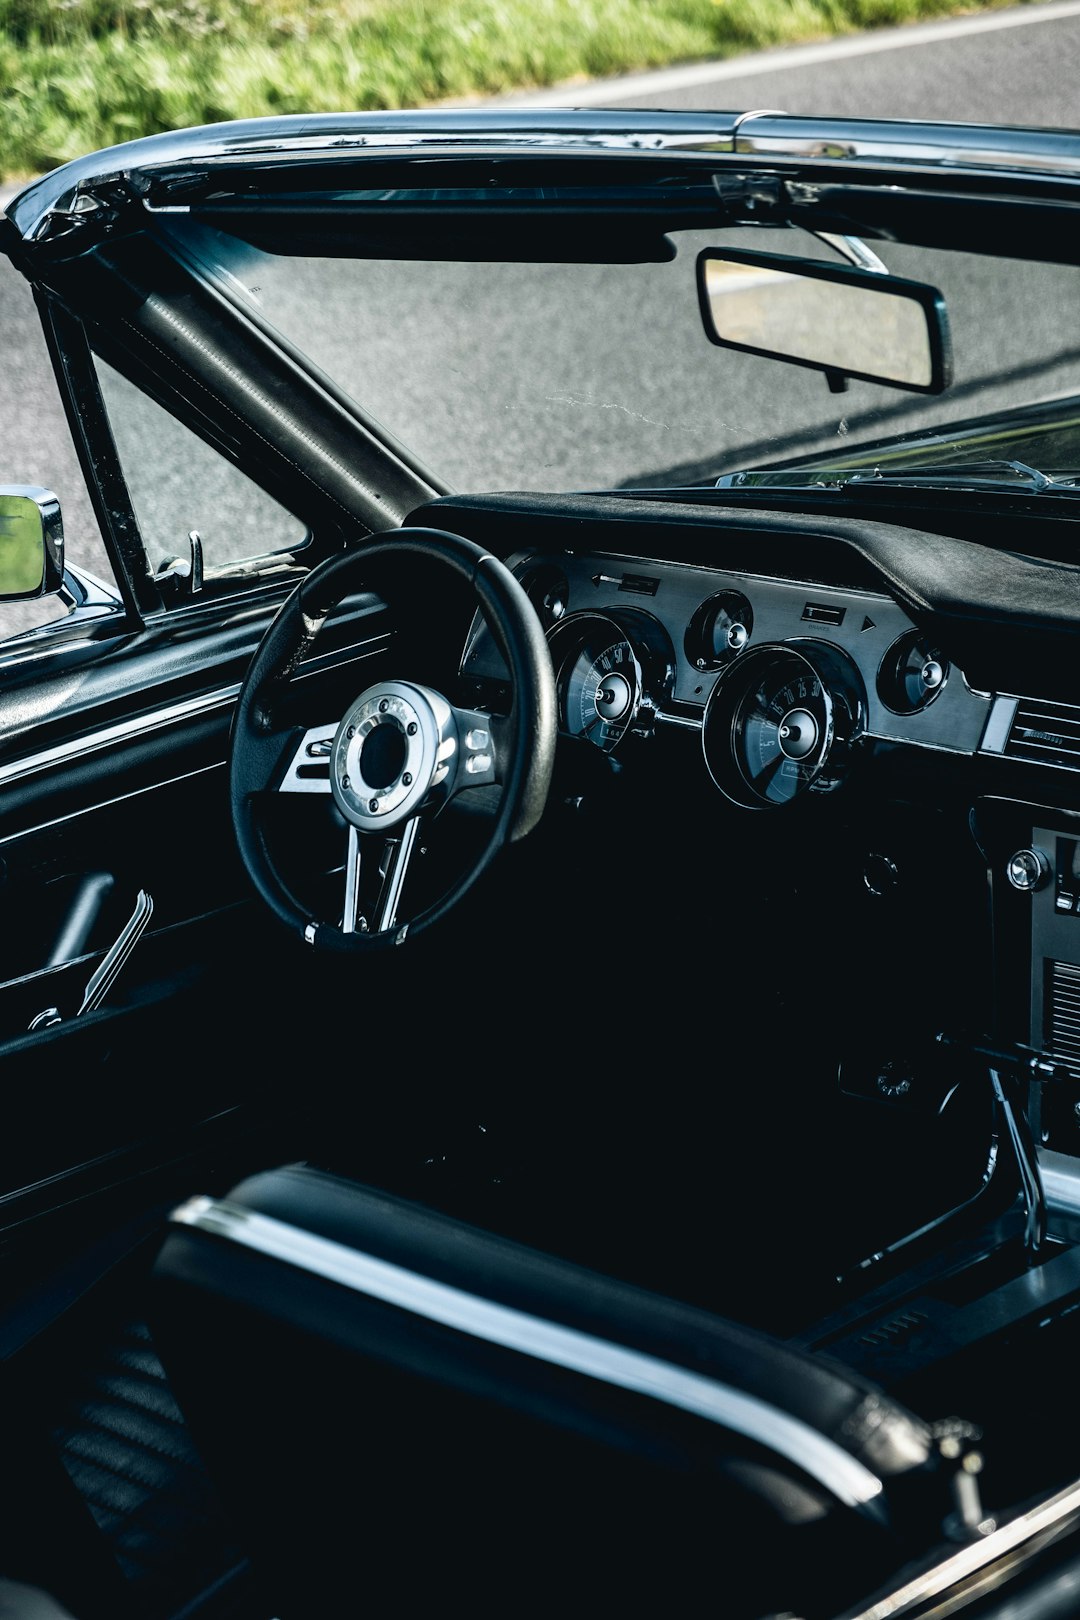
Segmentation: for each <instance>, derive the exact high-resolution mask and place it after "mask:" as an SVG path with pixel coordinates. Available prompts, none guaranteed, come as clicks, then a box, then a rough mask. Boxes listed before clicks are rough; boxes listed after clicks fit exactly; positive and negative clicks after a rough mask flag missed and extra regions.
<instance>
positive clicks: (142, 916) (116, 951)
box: [30, 889, 154, 1031]
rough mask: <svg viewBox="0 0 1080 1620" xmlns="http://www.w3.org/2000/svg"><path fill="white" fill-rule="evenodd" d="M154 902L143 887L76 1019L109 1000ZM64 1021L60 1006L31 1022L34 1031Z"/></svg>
mask: <svg viewBox="0 0 1080 1620" xmlns="http://www.w3.org/2000/svg"><path fill="white" fill-rule="evenodd" d="M153 910H154V902H153V899H152V897H151V896H150V895H149V894H148V893H147V892H146V890H145V889H140V890H139V892H138V894H137V896H136V897H135V909H134V911H133V912H132V913H131V916H130V917H129V918H128V920H127V922H126V923H125V924H124V926H123V928H122V929H121V930H120V932H119V934H117V936H116V938H115V939H114V940H113V942H112V944H111V945H110V946H109V948H108V950H107V951H106V952H105V955H104V956H103V957H102V958H101V961H100V962H99V963H98V965H97V967H96V968H95V969H94V971H93V973H92V974H91V975H90V978H89V981H88V982H87V986H86V989H85V990H84V991H83V998H82V1001H81V1002H80V1004H79V1010H78V1012H77V1013H76V1014H75V1016H76V1018H81V1017H82V1016H83V1014H84V1013H91V1012H94V1011H95V1010H96V1009H97V1008H98V1007H100V1006H101V1003H102V1002H103V1001H104V1000H105V997H106V996H107V995H108V993H109V991H110V990H111V989H112V987H113V985H114V984H115V983H116V978H117V975H118V974H119V972H120V970H121V969H122V968H123V966H124V963H125V962H126V961H127V959H128V957H129V956H130V955H131V953H132V951H133V950H134V949H135V947H136V945H137V944H138V943H139V940H140V939H141V938H142V935H143V933H144V931H145V929H146V925H147V923H148V922H149V921H150V918H151V916H152V915H153ZM60 1023H63V1016H62V1014H61V1013H60V1011H59V1009H58V1008H56V1007H46V1008H45V1009H44V1011H43V1012H39V1013H38V1015H37V1017H36V1018H34V1019H33V1020H32V1021H31V1024H30V1029H31V1031H34V1030H39V1029H50V1028H51V1027H52V1026H53V1025H54V1024H60Z"/></svg>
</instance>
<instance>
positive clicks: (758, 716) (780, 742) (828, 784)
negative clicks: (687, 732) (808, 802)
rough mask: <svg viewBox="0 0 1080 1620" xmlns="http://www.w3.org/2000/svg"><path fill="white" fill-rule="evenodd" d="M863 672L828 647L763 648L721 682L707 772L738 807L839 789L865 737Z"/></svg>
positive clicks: (707, 736)
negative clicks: (851, 753) (850, 752)
mask: <svg viewBox="0 0 1080 1620" xmlns="http://www.w3.org/2000/svg"><path fill="white" fill-rule="evenodd" d="M864 715H865V700H864V697H863V691H862V683H861V681H860V679H859V674H858V671H857V670H856V669H855V666H854V665H853V664H852V663H851V662H850V660H849V659H848V658H847V657H845V655H844V654H843V653H841V652H839V651H838V650H837V649H836V648H834V647H829V646H826V645H825V644H824V643H816V642H804V643H802V644H801V645H800V647H799V648H798V649H797V648H795V647H794V646H781V645H772V646H763V647H758V648H755V649H754V650H753V651H752V652H748V653H747V654H746V655H745V657H744V658H741V659H740V660H739V661H738V663H736V664H734V665H732V666H731V667H730V668H729V669H728V670H727V671H725V673H724V674H722V675H721V676H720V678H719V680H718V681H717V682H716V685H715V686H714V688H713V690H712V693H711V695H710V697H709V701H708V703H707V704H706V707H705V720H704V726H703V728H702V741H703V745H704V749H705V762H706V764H707V766H708V768H709V773H710V775H711V776H712V778H713V781H714V782H715V783H716V785H717V787H719V788H720V789H721V791H722V792H724V793H725V794H727V796H728V797H729V798H731V799H734V800H735V801H736V802H737V803H739V804H748V805H781V804H789V803H790V802H791V801H792V800H793V799H797V798H799V797H800V796H801V795H802V794H804V793H806V792H808V791H809V790H811V789H813V790H815V791H817V792H823V791H827V790H829V789H831V788H833V787H836V786H837V784H838V783H839V781H840V780H841V778H842V776H843V774H844V771H845V768H846V764H847V749H848V745H849V744H850V743H851V742H853V741H854V740H855V738H856V737H857V736H858V735H859V734H860V733H861V731H862V728H863V724H864Z"/></svg>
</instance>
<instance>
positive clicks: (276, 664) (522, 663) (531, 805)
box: [228, 528, 557, 953]
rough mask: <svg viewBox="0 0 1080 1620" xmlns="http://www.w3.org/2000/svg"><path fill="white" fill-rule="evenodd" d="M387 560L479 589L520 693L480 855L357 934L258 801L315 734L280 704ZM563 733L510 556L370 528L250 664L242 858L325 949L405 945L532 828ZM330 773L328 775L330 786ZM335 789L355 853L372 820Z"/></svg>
mask: <svg viewBox="0 0 1080 1620" xmlns="http://www.w3.org/2000/svg"><path fill="white" fill-rule="evenodd" d="M383 559H392V560H393V562H394V563H395V564H398V563H400V562H401V561H403V560H405V559H413V560H415V561H416V563H417V564H418V565H419V566H421V567H423V566H427V565H431V564H435V565H437V566H439V567H441V568H444V569H447V570H449V571H450V572H451V573H452V574H454V575H455V576H456V577H457V578H458V579H459V580H463V581H464V582H465V583H466V584H467V585H468V586H469V587H470V588H471V590H472V592H473V594H474V596H475V598H476V605H477V607H478V608H479V610H480V612H481V613H482V615H483V617H484V619H485V621H486V623H487V625H488V627H489V628H490V630H491V632H492V635H493V636H494V638H495V641H496V643H497V644H498V647H499V650H500V652H501V653H502V655H503V658H504V659H505V661H506V665H507V668H508V670H509V673H510V691H511V702H510V712H509V714H508V715H507V716H506V717H505V718H499V719H497V720H494V719H493V720H489V724H490V726H491V729H492V730H493V731H494V730H496V729H497V732H498V737H497V741H496V742H495V743H494V744H493V747H492V755H493V759H494V761H495V765H494V766H493V770H495V775H494V777H493V779H494V780H496V781H498V782H500V783H501V786H502V793H501V797H500V801H499V805H498V809H497V811H496V813H495V815H494V817H493V821H492V828H491V832H490V834H489V836H488V838H487V840H486V842H485V843H484V846H483V848H482V850H481V851H480V854H479V855H478V856H477V858H476V859H475V860H473V861H472V862H471V864H470V865H469V866H468V868H467V870H466V871H465V872H464V873H463V874H462V875H461V876H460V877H459V878H458V879H457V880H456V881H455V882H454V883H453V884H452V885H451V887H450V888H449V889H448V890H447V891H446V892H445V893H444V894H443V895H442V896H441V897H440V898H439V899H438V900H437V901H436V902H435V903H434V904H432V905H430V906H428V907H427V908H426V909H425V910H423V911H421V912H419V913H418V914H417V915H416V916H415V917H412V918H410V919H409V920H408V921H407V922H404V923H401V924H398V923H397V922H396V921H395V922H394V924H393V926H391V927H388V928H384V929H380V930H378V931H372V932H361V931H354V932H350V931H346V929H345V923H344V919H343V923H342V925H341V926H338V925H336V924H334V923H328V922H324V921H320V920H319V919H318V918H315V917H313V916H312V914H311V908H310V907H309V906H305V904H304V903H303V902H302V901H301V900H298V899H297V898H296V896H295V895H293V894H292V893H291V891H290V889H289V888H288V886H287V884H286V883H285V882H284V880H283V878H282V876H281V874H280V872H279V871H278V868H277V864H276V862H275V861H274V858H273V855H272V854H271V851H270V848H269V845H268V843H267V839H266V835H265V828H264V827H263V825H262V819H261V817H260V814H259V802H260V801H261V799H262V798H263V796H264V795H265V794H266V793H268V792H272V791H274V790H275V789H276V787H277V786H278V785H279V784H280V783H281V780H282V775H283V772H284V771H285V770H286V769H287V767H288V762H289V760H290V759H291V758H292V757H293V755H294V754H295V751H296V748H297V747H298V746H299V745H300V743H301V742H302V739H303V738H304V736H305V735H306V733H305V730H304V728H303V727H302V726H298V725H292V726H288V727H279V726H278V725H277V724H276V721H275V710H276V708H277V705H278V703H279V702H280V699H281V697H282V695H283V694H284V692H285V691H286V690H287V688H288V683H289V680H290V677H291V676H292V674H293V672H294V671H295V670H296V668H297V666H298V665H299V664H300V662H301V660H302V659H303V658H305V657H306V656H307V654H308V653H309V652H310V650H311V647H312V644H313V643H314V641H315V640H316V637H317V636H318V634H319V631H320V630H321V628H322V625H323V623H324V622H325V620H326V619H327V617H328V616H329V615H330V613H331V612H332V611H333V610H334V608H335V607H337V605H338V604H339V603H340V602H341V601H342V600H343V599H344V598H345V597H346V596H349V595H351V594H352V593H353V592H356V591H358V590H361V589H363V588H364V585H365V583H366V581H365V575H366V574H368V573H370V571H371V568H372V565H373V564H378V563H379V562H380V561H382V560H383ZM409 685H410V683H407V682H402V681H384V682H376V683H375V685H374V686H372V687H370V688H369V689H368V692H367V693H365V694H364V695H363V696H364V697H365V698H368V697H371V696H372V695H374V698H375V699H378V698H379V696H380V692H381V689H382V688H383V687H385V688H386V689H387V691H388V692H389V689H390V688H391V687H396V688H403V687H408V686H409ZM411 690H412V691H413V692H418V693H420V694H424V693H426V694H427V696H428V697H434V698H436V699H441V701H442V702H444V703H446V700H445V699H442V698H441V694H439V693H436V692H433V691H431V690H430V689H427V688H421V687H412V688H411ZM407 695H408V694H407ZM359 702H360V699H358V700H357V703H359ZM355 707H356V705H353V706H352V708H355ZM447 707H448V708H449V709H450V710H451V712H452V715H454V716H458V715H462V714H466V713H467V712H468V711H464V710H460V709H456V708H455V707H454V706H453V705H450V704H448V703H447ZM352 708H350V711H347V714H346V716H345V717H344V718H343V719H342V721H341V723H340V725H339V728H338V733H337V734H336V735H335V741H334V745H333V746H334V750H338V749H339V748H343V747H344V746H345V740H344V738H343V737H341V736H340V733H341V731H342V729H343V728H344V727H345V722H346V719H347V718H348V714H349V713H351V712H352ZM556 736H557V720H556V697H555V678H554V673H553V670H552V664H551V655H550V652H549V650H548V646H547V641H546V639H545V636H544V632H543V629H542V627H541V625H540V621H539V619H538V618H537V615H536V612H535V609H534V608H533V606H532V603H531V602H530V601H529V598H528V596H527V595H526V594H525V592H524V590H523V589H522V587H521V586H520V585H519V584H518V582H517V580H516V579H515V578H514V576H513V575H512V574H511V573H510V571H509V569H508V568H507V567H506V566H505V564H503V563H502V562H500V561H499V559H498V558H496V557H493V556H492V555H491V554H490V553H489V552H486V551H484V550H483V549H482V548H481V547H480V546H478V545H476V544H475V543H474V542H473V541H471V540H466V539H463V538H462V537H461V536H460V535H455V534H451V533H448V532H446V531H444V530H440V529H429V528H408V529H394V530H388V531H385V532H384V533H382V534H376V535H371V536H369V537H368V538H366V539H364V540H361V541H358V542H357V543H355V544H354V545H350V546H349V548H348V549H347V550H346V551H344V552H341V553H339V554H338V555H337V556H334V557H331V558H329V559H327V561H325V562H323V563H321V564H319V565H318V566H317V567H316V568H314V569H312V571H311V573H310V574H308V575H307V576H306V578H305V579H304V580H303V581H302V582H301V584H300V585H298V586H297V588H296V589H295V590H294V591H293V592H292V594H291V595H290V596H289V597H288V598H287V599H286V600H285V602H284V603H283V604H282V606H281V608H280V610H279V611H278V613H277V614H276V616H275V617H274V619H273V621H272V622H271V624H270V626H269V627H268V629H267V631H266V633H265V635H264V636H263V639H262V641H261V642H260V644H259V646H258V648H257V650H256V652H255V655H254V657H253V658H252V660H251V663H250V664H249V666H248V671H247V674H246V676H245V677H244V681H243V684H242V686H241V689H240V693H239V696H238V698H237V701H236V708H235V710H234V713H233V720H232V726H231V729H230V735H229V765H228V776H229V805H230V812H231V817H232V825H233V832H234V835H235V838H236V844H237V849H238V850H239V853H240V857H241V860H242V861H243V864H244V866H245V868H246V870H247V872H248V875H249V877H250V878H251V880H252V882H253V884H254V886H255V888H256V890H257V892H258V893H259V895H260V897H261V898H262V900H263V901H264V902H265V903H266V905H267V906H268V907H269V909H270V910H271V912H272V913H273V914H274V915H275V916H276V917H277V918H278V919H279V920H280V921H281V922H283V923H284V924H285V926H286V927H288V928H289V929H290V930H291V931H293V932H294V933H296V934H298V935H299V937H300V938H301V939H302V940H304V941H305V942H306V943H307V944H309V945H312V946H314V947H315V948H316V949H319V950H326V951H332V952H336V953H341V952H345V953H358V952H363V953H367V952H371V951H378V950H385V949H387V948H391V947H394V946H398V945H401V944H403V943H404V941H405V939H406V938H409V939H413V938H415V937H417V936H418V935H421V934H423V933H425V932H426V931H427V930H428V929H429V928H431V927H432V926H434V925H437V924H438V923H439V922H441V921H442V920H443V918H444V917H445V916H446V915H447V913H448V912H449V911H451V910H452V909H453V907H454V906H456V905H457V904H458V902H459V901H460V900H462V899H463V898H464V896H465V894H466V893H467V892H468V891H469V889H471V888H472V886H473V884H474V883H475V882H476V881H477V879H478V878H479V877H480V876H481V874H482V873H483V872H484V871H485V870H486V869H487V867H488V866H489V865H490V864H491V862H492V860H493V859H494V858H495V856H496V855H497V853H498V852H499V850H500V849H501V848H502V847H503V845H504V844H506V843H509V842H513V841H515V840H517V839H519V838H522V837H524V836H525V834H526V833H527V832H529V831H530V830H531V829H532V828H533V827H534V826H535V825H536V823H537V822H538V821H539V819H540V816H541V815H542V813H543V809H544V805H545V803H546V800H547V794H548V788H549V786H550V782H551V775H552V770H553V767H554V760H555V744H556ZM342 757H344V756H343V755H342V754H339V753H336V752H335V753H334V754H333V756H332V758H331V760H330V770H333V768H334V759H337V758H342ZM329 780H330V775H329V772H328V777H327V783H328V789H327V790H329ZM345 780H346V781H347V780H348V779H347V778H346V779H345ZM467 785H468V784H467V783H462V784H460V786H467ZM334 797H335V802H336V803H337V805H338V809H339V811H342V813H343V814H344V815H346V818H347V819H348V820H349V823H350V832H349V837H350V850H351V848H352V840H353V838H354V837H356V838H359V836H360V834H359V832H357V833H356V834H354V833H353V831H352V828H353V827H354V826H356V825H357V822H358V820H360V819H362V818H360V817H359V814H358V813H357V814H355V815H354V814H352V813H350V810H349V807H348V805H347V804H346V803H345V801H344V800H343V796H342V795H341V794H340V793H338V792H335V794H334ZM424 802H425V804H426V802H427V800H426V798H425V801H424ZM347 904H348V902H347Z"/></svg>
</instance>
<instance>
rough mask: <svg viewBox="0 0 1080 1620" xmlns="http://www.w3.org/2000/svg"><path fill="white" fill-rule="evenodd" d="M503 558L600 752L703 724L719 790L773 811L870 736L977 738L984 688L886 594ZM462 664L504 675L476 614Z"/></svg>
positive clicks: (846, 762)
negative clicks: (954, 664)
mask: <svg viewBox="0 0 1080 1620" xmlns="http://www.w3.org/2000/svg"><path fill="white" fill-rule="evenodd" d="M510 565H511V567H512V568H513V570H514V572H515V574H516V575H517V577H518V579H519V580H520V581H521V583H522V585H523V586H524V588H525V591H526V593H527V594H528V596H529V598H530V600H531V601H532V603H533V605H534V607H535V608H536V611H537V614H538V615H539V618H540V621H541V623H542V625H543V627H544V630H545V633H546V635H547V638H548V642H549V645H550V648H551V655H552V661H553V664H554V669H555V676H556V687H557V692H558V704H559V724H560V729H561V730H562V732H563V734H564V735H565V736H567V737H572V738H575V739H578V740H582V741H585V742H588V743H590V744H592V745H593V746H594V747H596V748H598V749H600V750H601V751H602V752H604V753H606V754H611V753H613V752H614V751H615V750H616V749H618V750H620V753H622V752H625V753H626V754H627V755H629V753H630V752H631V751H632V750H633V749H634V748H635V747H636V746H638V744H639V743H641V742H643V741H644V740H645V739H647V738H648V737H649V736H651V735H652V734H653V733H654V732H655V731H656V730H657V728H659V727H663V726H678V727H681V728H682V729H683V730H684V731H687V732H697V733H698V737H699V742H700V750H701V756H702V761H703V766H704V768H705V770H706V771H707V773H708V775H709V777H711V779H712V781H713V782H714V783H715V785H716V787H717V788H718V789H719V791H720V792H721V793H722V794H724V795H725V796H726V797H727V798H728V799H729V800H731V801H732V802H734V803H736V804H739V805H743V806H748V807H752V808H765V807H779V806H783V805H788V804H791V803H792V802H793V801H795V800H797V799H800V798H802V797H803V796H805V795H807V794H810V793H827V792H832V791H833V790H835V789H836V788H837V787H839V786H840V785H841V783H842V782H843V781H844V779H845V777H846V775H847V774H848V772H849V770H850V768H851V765H852V762H853V760H854V758H855V757H856V755H857V752H858V749H859V745H860V744H861V743H862V742H863V741H864V740H870V739H875V738H876V739H881V740H884V741H893V742H903V743H906V744H910V745H912V746H922V747H929V748H934V749H941V750H947V751H955V752H962V753H974V752H975V751H976V749H977V748H978V746H979V743H980V740H981V737H982V734H983V730H984V728H985V725H986V721H987V718H988V714H989V710H990V705H991V701H992V698H991V695H990V694H985V693H979V692H974V691H972V689H971V688H970V687H969V686H968V684H967V682H966V681H965V680H964V677H963V674H962V673H961V672H959V671H954V670H953V669H952V668H951V665H950V661H949V659H948V657H947V656H946V654H945V653H944V651H943V650H942V649H941V648H940V647H938V646H937V645H936V644H935V642H934V641H933V639H932V638H930V637H928V636H927V635H926V634H925V633H924V632H923V631H922V630H921V629H920V628H919V627H918V626H917V625H916V624H914V623H913V622H912V620H911V619H910V618H909V617H908V615H907V614H906V613H905V611H904V609H903V608H902V607H901V606H900V604H899V603H897V602H896V601H895V600H894V598H892V597H891V596H887V595H885V594H883V593H882V594H878V593H876V592H869V591H866V590H860V589H856V588H854V587H847V588H840V587H836V586H826V585H821V584H814V583H809V582H804V581H798V580H790V579H781V578H776V577H773V576H771V575H769V574H768V573H767V572H765V571H764V570H763V572H762V573H761V574H760V575H756V574H749V573H740V574H728V573H725V572H724V571H723V570H719V569H715V570H714V569H708V568H702V567H700V566H696V565H691V564H686V563H681V562H677V561H666V560H657V561H644V560H642V559H641V558H638V557H634V558H626V557H620V556H618V555H616V554H596V553H593V554H584V553H580V554H579V553H576V552H573V551H570V550H567V551H555V550H553V551H551V552H545V553H535V552H534V553H530V554H529V555H527V556H518V557H517V558H511V559H510ZM462 674H463V675H468V676H472V677H474V678H475V679H477V680H478V681H479V682H480V683H482V682H483V680H484V679H485V678H486V679H488V680H498V679H500V677H502V678H504V677H505V670H504V669H503V668H502V664H501V659H500V658H499V655H498V652H497V649H496V648H495V647H494V644H493V642H492V641H491V638H490V636H488V635H487V633H486V631H485V630H484V628H483V626H482V624H479V623H478V624H477V625H475V626H474V628H473V632H472V634H471V635H470V638H469V641H468V644H467V646H466V649H465V654H464V657H463V660H462Z"/></svg>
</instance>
